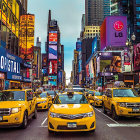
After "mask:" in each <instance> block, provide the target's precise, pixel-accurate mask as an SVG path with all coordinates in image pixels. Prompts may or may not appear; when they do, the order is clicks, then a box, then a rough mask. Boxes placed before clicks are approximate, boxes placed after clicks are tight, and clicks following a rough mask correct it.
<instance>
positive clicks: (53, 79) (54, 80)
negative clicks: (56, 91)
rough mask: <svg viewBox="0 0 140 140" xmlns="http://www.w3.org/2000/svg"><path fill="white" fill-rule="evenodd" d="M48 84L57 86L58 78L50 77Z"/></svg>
mask: <svg viewBox="0 0 140 140" xmlns="http://www.w3.org/2000/svg"><path fill="white" fill-rule="evenodd" d="M48 79H49V80H48V84H49V85H51V86H57V76H48Z"/></svg>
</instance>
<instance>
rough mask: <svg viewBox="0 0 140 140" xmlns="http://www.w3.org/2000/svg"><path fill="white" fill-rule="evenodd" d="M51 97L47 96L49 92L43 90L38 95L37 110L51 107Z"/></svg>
mask: <svg viewBox="0 0 140 140" xmlns="http://www.w3.org/2000/svg"><path fill="white" fill-rule="evenodd" d="M49 100H50V98H49V97H48V96H47V92H42V93H41V94H40V95H39V96H38V97H37V110H47V109H48V108H49Z"/></svg>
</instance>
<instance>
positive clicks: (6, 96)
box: [0, 91, 25, 102]
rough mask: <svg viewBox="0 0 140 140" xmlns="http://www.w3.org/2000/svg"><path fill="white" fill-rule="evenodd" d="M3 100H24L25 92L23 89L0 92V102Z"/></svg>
mask: <svg viewBox="0 0 140 140" xmlns="http://www.w3.org/2000/svg"><path fill="white" fill-rule="evenodd" d="M3 101H25V92H24V91H3V92H0V102H3Z"/></svg>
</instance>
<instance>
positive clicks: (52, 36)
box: [49, 31, 57, 44]
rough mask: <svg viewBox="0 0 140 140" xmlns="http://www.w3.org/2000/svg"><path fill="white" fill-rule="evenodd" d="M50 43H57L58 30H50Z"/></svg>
mask: <svg viewBox="0 0 140 140" xmlns="http://www.w3.org/2000/svg"><path fill="white" fill-rule="evenodd" d="M49 44H57V31H50V32H49Z"/></svg>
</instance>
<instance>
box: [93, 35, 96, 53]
mask: <svg viewBox="0 0 140 140" xmlns="http://www.w3.org/2000/svg"><path fill="white" fill-rule="evenodd" d="M96 51H97V36H96V37H95V38H94V40H93V42H92V54H94V53H96Z"/></svg>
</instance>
